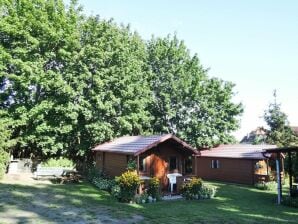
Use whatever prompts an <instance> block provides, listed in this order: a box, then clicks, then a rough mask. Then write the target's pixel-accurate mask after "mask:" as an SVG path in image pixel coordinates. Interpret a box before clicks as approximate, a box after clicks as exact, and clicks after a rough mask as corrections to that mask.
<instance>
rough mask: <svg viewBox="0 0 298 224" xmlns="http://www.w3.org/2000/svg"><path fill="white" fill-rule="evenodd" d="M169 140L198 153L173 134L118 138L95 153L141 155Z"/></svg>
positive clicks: (98, 148)
mask: <svg viewBox="0 0 298 224" xmlns="http://www.w3.org/2000/svg"><path fill="white" fill-rule="evenodd" d="M169 139H172V140H174V141H175V142H177V143H178V144H180V145H181V146H182V147H183V148H185V149H187V150H190V151H192V152H193V153H194V154H197V153H198V152H197V151H196V150H195V149H194V148H192V147H191V146H190V145H188V144H186V143H185V142H184V141H182V140H181V139H179V138H177V137H176V136H174V135H172V134H165V135H153V136H123V137H120V138H116V139H114V140H112V141H110V142H106V143H104V144H101V145H97V146H95V147H94V148H93V149H92V150H93V151H103V152H114V153H123V154H128V155H139V154H141V153H143V152H145V151H147V150H148V149H151V148H153V147H155V146H157V145H158V144H160V143H162V142H165V141H167V140H169Z"/></svg>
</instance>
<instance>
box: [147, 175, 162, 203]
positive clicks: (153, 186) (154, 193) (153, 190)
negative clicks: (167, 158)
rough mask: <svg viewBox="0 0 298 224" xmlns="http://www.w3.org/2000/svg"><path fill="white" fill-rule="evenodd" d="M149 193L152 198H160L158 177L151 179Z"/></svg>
mask: <svg viewBox="0 0 298 224" xmlns="http://www.w3.org/2000/svg"><path fill="white" fill-rule="evenodd" d="M147 192H148V195H150V196H151V197H152V198H156V199H157V200H159V199H160V193H159V179H158V178H157V177H153V178H151V179H150V180H149V186H148V191H147Z"/></svg>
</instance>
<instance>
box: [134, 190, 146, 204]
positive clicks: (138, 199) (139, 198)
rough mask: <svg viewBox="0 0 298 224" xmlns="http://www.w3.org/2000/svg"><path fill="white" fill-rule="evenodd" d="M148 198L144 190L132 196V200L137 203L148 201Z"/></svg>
mask: <svg viewBox="0 0 298 224" xmlns="http://www.w3.org/2000/svg"><path fill="white" fill-rule="evenodd" d="M148 198H149V195H148V194H147V193H146V192H143V193H142V194H138V195H136V196H135V198H134V201H135V202H136V203H137V204H144V203H147V202H148Z"/></svg>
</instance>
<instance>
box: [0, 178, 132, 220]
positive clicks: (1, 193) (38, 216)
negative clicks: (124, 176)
mask: <svg viewBox="0 0 298 224" xmlns="http://www.w3.org/2000/svg"><path fill="white" fill-rule="evenodd" d="M0 198H1V202H0V212H1V213H2V214H5V217H3V216H1V214H0V220H1V218H6V222H13V223H32V221H34V222H38V221H39V222H54V223H55V222H56V223H90V222H95V223H96V222H97V223H99V222H110V223H111V222H112V223H117V222H118V221H119V223H122V221H121V222H120V220H124V222H127V223H130V222H129V221H128V220H129V219H130V218H131V217H132V216H134V215H135V213H136V210H135V209H134V208H132V207H131V206H129V205H126V204H120V203H119V202H117V201H115V199H114V198H113V197H111V196H110V195H109V194H108V193H107V192H104V191H99V190H97V189H95V188H94V187H93V186H91V185H90V184H88V183H85V182H83V183H77V184H36V185H20V184H6V183H0ZM126 219H127V220H126ZM125 220H126V221H125ZM4 221H5V219H4ZM4 223H5V222H4Z"/></svg>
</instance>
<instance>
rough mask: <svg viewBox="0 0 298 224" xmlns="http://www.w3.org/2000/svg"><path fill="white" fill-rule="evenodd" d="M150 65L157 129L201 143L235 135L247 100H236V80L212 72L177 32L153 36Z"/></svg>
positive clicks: (204, 144) (219, 140)
mask: <svg viewBox="0 0 298 224" xmlns="http://www.w3.org/2000/svg"><path fill="white" fill-rule="evenodd" d="M148 65H149V69H150V71H151V76H150V85H151V90H152V92H153V100H154V103H153V104H152V105H151V106H150V112H151V114H152V115H153V117H154V121H153V129H154V130H155V131H157V132H161V133H163V132H170V133H175V134H177V135H178V136H180V137H181V138H183V139H185V140H187V141H188V142H190V143H191V144H193V145H195V146H197V147H208V146H213V145H215V144H218V143H228V142H231V141H233V137H232V136H231V134H230V133H231V131H233V130H236V129H237V128H238V120H237V116H238V115H240V114H241V113H242V105H241V104H235V103H233V102H232V97H233V87H234V85H233V84H232V83H230V82H224V81H222V80H219V79H216V78H211V79H210V78H208V76H207V70H205V69H204V68H203V67H202V65H201V64H200V62H199V59H198V57H197V56H196V55H194V56H191V55H190V53H189V51H188V49H187V48H186V46H185V44H184V43H183V42H182V41H179V40H178V39H177V37H176V36H174V37H173V38H171V37H170V36H168V37H166V38H152V39H151V41H149V43H148Z"/></svg>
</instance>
